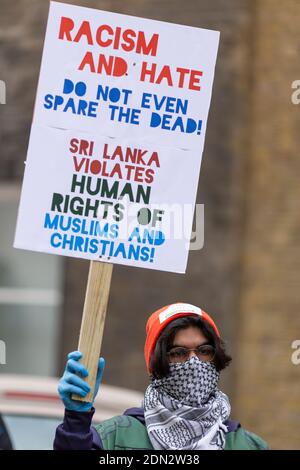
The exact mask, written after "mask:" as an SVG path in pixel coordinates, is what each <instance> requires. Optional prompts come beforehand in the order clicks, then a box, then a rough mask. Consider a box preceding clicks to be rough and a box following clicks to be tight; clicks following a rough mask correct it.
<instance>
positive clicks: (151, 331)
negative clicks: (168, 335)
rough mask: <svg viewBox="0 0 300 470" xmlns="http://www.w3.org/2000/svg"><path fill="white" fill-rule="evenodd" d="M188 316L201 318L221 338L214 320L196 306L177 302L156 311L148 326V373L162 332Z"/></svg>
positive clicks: (146, 343) (146, 349) (146, 344)
mask: <svg viewBox="0 0 300 470" xmlns="http://www.w3.org/2000/svg"><path fill="white" fill-rule="evenodd" d="M187 316H199V317H201V318H202V320H204V321H206V322H207V323H209V324H210V326H212V328H213V329H214V331H215V333H216V334H217V336H219V337H220V333H219V331H218V328H217V327H216V325H215V323H214V321H213V319H212V318H211V317H210V316H209V315H208V314H207V313H206V312H204V311H203V310H201V308H199V307H195V305H191V304H186V303H181V302H177V303H175V304H171V305H166V306H165V307H162V308H160V309H158V310H156V311H155V312H154V313H152V315H151V316H150V317H149V319H148V321H147V325H146V334H147V336H146V342H145V348H144V353H145V359H146V364H147V369H148V372H151V370H150V359H151V354H152V352H153V351H154V348H155V345H156V342H157V340H158V338H159V336H160V334H161V332H162V330H163V329H164V328H165V327H166V326H167V325H168V324H169V323H171V322H172V321H173V320H175V319H176V318H180V317H187Z"/></svg>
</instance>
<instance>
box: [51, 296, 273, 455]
mask: <svg viewBox="0 0 300 470" xmlns="http://www.w3.org/2000/svg"><path fill="white" fill-rule="evenodd" d="M146 334H147V336H146V342H145V349H144V352H145V360H146V365H147V369H148V372H149V377H150V384H149V386H148V387H147V390H146V392H145V396H144V399H143V401H142V404H141V407H140V408H130V409H128V410H126V411H125V412H124V414H123V415H122V416H115V417H112V418H110V419H108V420H105V421H103V422H102V423H101V424H99V425H96V426H95V427H94V426H92V417H93V414H94V409H93V402H90V403H86V402H79V401H76V400H74V399H72V397H71V395H72V394H73V393H75V394H78V395H80V396H81V397H85V396H86V395H87V394H88V392H89V391H90V387H89V386H88V384H87V383H86V382H85V381H84V380H83V378H84V377H86V376H87V375H88V371H87V370H86V368H85V367H84V366H83V365H82V364H81V363H80V359H81V357H82V354H81V353H80V352H79V351H74V352H72V353H70V354H69V358H68V361H67V365H66V370H65V373H64V375H63V377H62V379H61V380H60V382H59V386H58V391H59V395H60V397H61V399H62V401H63V403H64V405H65V408H66V411H65V417H64V422H63V423H62V424H61V425H60V426H59V427H58V428H57V431H56V436H55V440H54V449H56V450H68V449H69V450H71V449H81V450H92V449H104V450H114V449H119V450H120V449H121V450H122V449H123V450H125V449H149V450H150V449H155V450H266V449H268V446H267V444H266V443H265V442H264V441H263V440H262V439H261V438H260V437H258V436H257V435H255V434H253V433H251V432H249V431H247V430H245V429H244V428H243V427H241V425H240V424H239V423H238V422H235V421H232V420H230V410H231V407H230V403H229V398H228V397H227V395H225V394H224V393H223V392H222V391H220V390H219V389H218V381H219V377H220V372H221V371H222V370H223V369H224V368H225V367H227V366H228V365H229V363H230V362H231V357H230V356H229V355H228V354H227V353H226V350H225V346H224V342H223V341H222V339H221V337H220V333H219V331H218V328H217V326H216V324H215V323H214V321H213V319H212V318H211V317H210V316H209V315H208V314H207V313H206V312H204V311H203V310H201V309H200V308H198V307H196V306H194V305H191V304H187V303H174V304H171V305H168V306H165V307H163V308H161V309H159V310H157V311H155V312H154V313H153V314H152V315H151V316H150V317H149V319H148V322H147V326H146ZM103 370H104V359H103V358H100V360H99V367H98V376H97V381H96V387H95V392H94V397H95V396H96V394H97V392H98V389H99V386H100V382H101V379H102V375H103Z"/></svg>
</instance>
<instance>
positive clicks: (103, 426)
mask: <svg viewBox="0 0 300 470" xmlns="http://www.w3.org/2000/svg"><path fill="white" fill-rule="evenodd" d="M95 428H96V430H97V432H98V434H99V436H100V438H101V441H102V444H103V448H104V450H128V449H135V450H137V449H143V450H145V449H147V450H151V449H152V450H153V446H152V444H151V442H150V439H149V436H148V433H147V428H146V426H145V425H144V424H142V423H141V422H140V421H139V420H138V419H136V418H134V417H133V416H126V415H122V416H114V417H113V418H110V419H107V420H106V421H103V422H102V423H100V424H98V425H97V426H95ZM267 449H268V446H267V444H266V442H265V441H263V440H262V439H261V438H260V437H258V436H256V434H253V433H251V432H249V431H246V430H245V429H243V428H242V427H238V428H237V429H236V430H235V431H233V432H228V433H227V434H226V445H225V450H267Z"/></svg>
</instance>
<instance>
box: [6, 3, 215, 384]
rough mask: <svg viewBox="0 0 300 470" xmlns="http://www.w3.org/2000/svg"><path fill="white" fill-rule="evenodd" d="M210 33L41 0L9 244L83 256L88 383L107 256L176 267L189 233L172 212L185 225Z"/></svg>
mask: <svg viewBox="0 0 300 470" xmlns="http://www.w3.org/2000/svg"><path fill="white" fill-rule="evenodd" d="M218 42H219V33H218V32H217V31H211V30H206V29H201V28H194V27H189V26H182V25H177V24H170V23H165V22H160V21H154V20H148V19H143V18H137V17H132V16H127V15H121V14H116V13H110V12H107V11H100V10H93V9H89V8H84V7H78V6H73V5H69V4H63V3H57V2H51V3H50V11H49V18H48V24H47V31H46V37H45V43H44V51H43V58H42V64H41V70H40V77H39V83H38V90H37V96H36V102H35V109H34V116H33V122H32V127H31V133H30V140H29V146H28V154H27V160H26V167H25V174H24V181H23V187H22V194H21V201H20V207H19V213H18V221H17V228H16V235H15V243H14V246H15V247H16V248H22V249H29V250H35V251H41V252H46V253H52V254H58V255H65V256H72V257H78V258H86V259H90V260H92V263H91V267H90V275H89V281H88V288H87V295H86V301H85V308H84V316H83V323H82V328H81V335H80V338H81V340H80V345H81V346H82V347H81V349H80V350H81V351H82V352H83V353H84V354H85V357H86V361H87V362H86V364H89V365H90V370H91V374H90V376H91V377H92V380H91V382H90V383H94V379H95V374H96V364H97V360H96V359H97V357H98V356H99V348H100V345H99V342H101V337H102V331H103V324H104V315H105V310H106V304H107V299H108V293H109V284H110V278H111V269H112V264H124V265H128V266H136V267H143V268H151V269H157V270H163V271H171V272H180V273H183V272H185V270H186V265H187V258H188V251H189V244H188V239H189V237H187V238H186V237H184V236H182V234H181V235H179V236H175V235H174V233H173V230H172V227H173V226H174V223H176V220H175V221H173V220H171V216H172V215H173V216H174V214H172V209H173V205H174V204H177V207H178V205H179V206H183V205H186V206H189V207H190V208H192V210H190V211H188V213H187V214H184V219H183V220H181V224H182V225H184V230H185V233H188V235H189V236H190V233H191V228H192V219H193V210H194V205H195V198H196V191H197V185H198V178H199V171H200V164H201V158H202V151H203V146H204V137H205V131H206V125H207V118H208V111H209V105H210V100H211V93H212V85H213V77H214V69H215V63H216V56H217V49H218ZM175 218H176V213H175ZM96 261H98V262H99V261H103V262H105V267H104V266H103V265H101V266H100V264H99V263H95V262H96ZM96 264H97V265H98V266H96ZM102 276H103V277H102ZM103 279H104V280H105V282H104V283H103ZM97 282H98V284H97ZM99 282H100V284H99ZM99 289H101V290H102V294H101V295H102V297H101V302H100V303H99V302H98V300H99V299H98V300H97V292H99ZM98 297H99V294H98ZM99 312H100V313H99ZM99 321H100V324H101V325H102V327H101V328H100V329H99V328H98V326H99V323H98V322H99ZM100 330H101V331H100Z"/></svg>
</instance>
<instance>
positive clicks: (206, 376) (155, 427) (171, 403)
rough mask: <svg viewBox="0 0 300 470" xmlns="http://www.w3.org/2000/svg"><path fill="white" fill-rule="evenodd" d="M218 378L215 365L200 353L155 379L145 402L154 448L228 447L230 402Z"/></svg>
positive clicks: (146, 416) (147, 392)
mask: <svg viewBox="0 0 300 470" xmlns="http://www.w3.org/2000/svg"><path fill="white" fill-rule="evenodd" d="M218 381H219V373H218V372H217V370H216V368H215V365H214V364H213V363H212V362H205V361H201V360H200V359H198V358H197V357H196V356H192V357H191V358H190V359H189V360H188V361H185V362H183V363H171V364H170V371H169V373H168V375H167V376H166V377H163V378H162V379H154V378H153V379H152V381H151V383H150V385H149V386H148V388H147V390H146V392H145V397H144V400H143V403H142V405H143V407H144V410H145V422H146V427H147V431H148V435H149V438H150V441H151V443H152V445H153V447H154V449H158V450H168V449H169V450H175V449H182V450H188V449H190V450H216V449H218V450H221V449H224V447H225V433H226V431H227V427H226V425H225V424H224V422H225V421H226V420H227V419H228V418H229V415H230V404H229V400H228V397H227V396H226V395H225V394H224V393H222V392H221V391H220V390H218V388H217V384H218Z"/></svg>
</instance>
